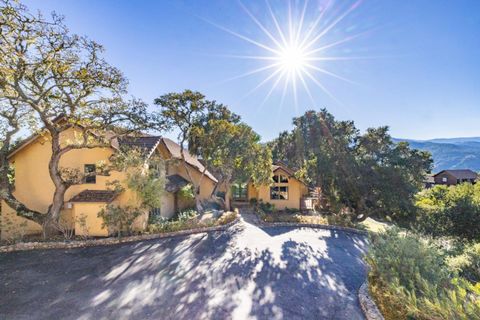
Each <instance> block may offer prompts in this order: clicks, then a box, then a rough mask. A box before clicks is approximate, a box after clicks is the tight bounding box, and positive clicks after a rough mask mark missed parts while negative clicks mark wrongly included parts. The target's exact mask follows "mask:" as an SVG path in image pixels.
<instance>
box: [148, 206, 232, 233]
mask: <svg viewBox="0 0 480 320" xmlns="http://www.w3.org/2000/svg"><path fill="white" fill-rule="evenodd" d="M236 218H237V213H235V212H226V213H224V214H223V215H222V216H220V217H219V218H218V219H217V220H215V221H208V222H205V221H200V219H199V218H198V212H197V211H195V210H191V209H189V210H186V211H182V212H180V213H178V215H177V216H176V217H174V218H172V219H167V218H163V217H158V219H156V220H155V221H151V222H150V223H149V225H148V231H149V232H151V233H162V232H175V231H180V230H188V229H198V228H205V227H212V226H216V225H217V226H218V225H225V224H227V223H230V222H232V221H233V220H235V219H236Z"/></svg>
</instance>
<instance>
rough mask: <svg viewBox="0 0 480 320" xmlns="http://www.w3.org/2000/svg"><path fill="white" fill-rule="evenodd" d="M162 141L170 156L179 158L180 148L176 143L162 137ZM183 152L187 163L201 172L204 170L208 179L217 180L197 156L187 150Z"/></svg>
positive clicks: (180, 156)
mask: <svg viewBox="0 0 480 320" xmlns="http://www.w3.org/2000/svg"><path fill="white" fill-rule="evenodd" d="M162 143H163V144H164V146H165V147H166V148H167V150H168V152H169V153H170V155H171V156H172V158H174V159H181V158H182V155H181V148H180V146H179V145H178V144H177V143H175V142H173V141H172V140H170V139H168V138H162ZM183 154H184V156H185V161H186V162H187V163H188V164H189V165H191V166H193V167H195V168H196V169H198V170H199V171H200V172H203V171H204V170H205V175H206V176H207V177H208V178H210V180H212V181H214V182H218V180H217V178H215V176H214V175H213V174H211V173H210V171H208V170H206V169H205V166H204V165H203V164H202V163H201V162H200V161H199V160H198V158H197V157H195V156H194V155H191V154H190V153H189V152H188V151H187V150H184V151H183Z"/></svg>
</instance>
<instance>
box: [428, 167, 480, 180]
mask: <svg viewBox="0 0 480 320" xmlns="http://www.w3.org/2000/svg"><path fill="white" fill-rule="evenodd" d="M444 172H445V173H449V174H451V175H452V176H454V177H455V178H457V179H477V177H478V175H477V173H476V172H474V171H472V170H470V169H452V170H442V171H440V172H439V173H437V174H435V175H434V177H436V176H438V175H439V174H441V173H444Z"/></svg>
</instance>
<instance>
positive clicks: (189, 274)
mask: <svg viewBox="0 0 480 320" xmlns="http://www.w3.org/2000/svg"><path fill="white" fill-rule="evenodd" d="M365 247H366V243H365V239H364V238H363V237H360V236H354V235H351V234H348V233H344V232H337V231H330V230H319V229H317V230H312V229H294V228H283V227H282V228H264V229H262V228H258V227H256V226H254V225H251V224H249V223H245V222H242V223H240V224H237V225H236V226H234V227H232V228H231V229H229V230H228V231H227V232H214V233H209V234H197V235H192V236H187V237H179V238H170V239H161V240H150V241H143V242H137V243H128V244H122V245H116V246H107V247H90V248H81V249H71V250H43V251H29V252H28V251H27V252H14V253H8V254H0V319H363V314H362V311H361V309H360V306H359V304H358V299H357V291H358V288H359V287H360V285H361V284H362V282H363V281H364V279H365V276H366V268H365V265H364V263H363V261H362V255H363V253H364V251H365Z"/></svg>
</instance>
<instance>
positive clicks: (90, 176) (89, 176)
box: [84, 164, 97, 183]
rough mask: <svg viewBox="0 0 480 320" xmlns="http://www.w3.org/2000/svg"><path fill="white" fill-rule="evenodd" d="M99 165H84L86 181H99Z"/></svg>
mask: <svg viewBox="0 0 480 320" xmlns="http://www.w3.org/2000/svg"><path fill="white" fill-rule="evenodd" d="M96 172H97V167H96V166H95V165H94V164H86V165H85V167H84V173H85V183H97V176H96V174H95V173H96Z"/></svg>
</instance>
